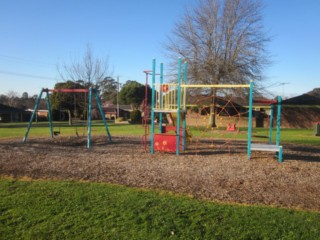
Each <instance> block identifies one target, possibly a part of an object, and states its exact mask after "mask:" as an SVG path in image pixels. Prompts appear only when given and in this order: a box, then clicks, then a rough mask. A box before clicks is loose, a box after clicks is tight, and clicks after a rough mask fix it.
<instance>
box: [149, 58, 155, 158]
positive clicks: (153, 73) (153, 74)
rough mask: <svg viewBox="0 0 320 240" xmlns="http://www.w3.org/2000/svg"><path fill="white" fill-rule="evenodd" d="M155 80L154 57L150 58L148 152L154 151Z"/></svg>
mask: <svg viewBox="0 0 320 240" xmlns="http://www.w3.org/2000/svg"><path fill="white" fill-rule="evenodd" d="M155 82H156V59H153V60H152V93H151V131H150V153H151V154H153V153H154V104H155V103H154V97H155V89H154V88H155Z"/></svg>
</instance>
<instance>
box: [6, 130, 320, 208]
mask: <svg viewBox="0 0 320 240" xmlns="http://www.w3.org/2000/svg"><path fill="white" fill-rule="evenodd" d="M86 142H87V139H86V137H85V136H83V137H75V136H72V137H71V136H68V137H64V136H59V137H56V138H54V139H53V140H51V139H50V138H48V137H45V138H32V137H30V139H29V140H28V141H27V142H26V143H25V144H21V138H19V139H18V138H11V139H1V140H0V153H1V158H0V159H1V160H0V175H1V176H9V177H13V178H17V179H19V178H22V179H35V180H36V179H54V180H80V181H92V182H110V183H116V184H122V185H126V186H130V187H139V188H148V189H157V190H165V191H171V192H174V193H180V194H187V195H190V196H193V197H195V198H199V199H209V200H213V201H221V202H229V203H241V204H259V205H260V204H262V205H272V206H279V207H289V208H298V209H308V210H318V211H319V210H320V202H319V194H320V184H319V183H320V174H319V172H320V161H319V159H320V152H319V149H318V147H317V146H312V145H306V146H304V145H301V144H299V145H295V144H285V146H284V147H285V149H286V150H285V154H284V158H285V161H284V162H283V163H278V162H277V159H276V158H274V153H272V152H266V153H263V154H261V153H260V152H253V153H252V156H251V160H248V159H247V156H246V143H243V142H239V146H238V147H237V148H226V147H225V145H223V144H222V145H220V144H219V142H216V147H215V148H212V147H210V145H211V142H210V141H205V140H202V141H201V146H202V147H201V148H199V147H198V146H197V144H189V146H188V149H187V150H186V151H185V152H183V153H181V154H180V156H176V155H175V154H172V153H163V152H156V153H155V154H153V155H151V154H150V153H149V152H146V151H145V150H144V148H143V147H142V145H141V137H134V136H132V137H124V136H113V142H112V143H109V142H106V137H105V136H93V137H92V146H91V148H90V149H87V148H86V147H85V146H86Z"/></svg>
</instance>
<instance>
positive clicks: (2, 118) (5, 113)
mask: <svg viewBox="0 0 320 240" xmlns="http://www.w3.org/2000/svg"><path fill="white" fill-rule="evenodd" d="M29 116H30V115H29V114H28V113H27V112H26V111H25V110H23V109H19V108H14V107H10V106H7V105H4V104H0V122H23V121H26V120H27V118H28V117H29Z"/></svg>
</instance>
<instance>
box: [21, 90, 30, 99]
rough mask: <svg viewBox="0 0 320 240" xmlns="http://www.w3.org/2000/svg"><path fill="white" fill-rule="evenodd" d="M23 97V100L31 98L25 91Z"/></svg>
mask: <svg viewBox="0 0 320 240" xmlns="http://www.w3.org/2000/svg"><path fill="white" fill-rule="evenodd" d="M21 98H22V99H23V100H28V99H29V94H28V93H27V92H23V93H22V96H21Z"/></svg>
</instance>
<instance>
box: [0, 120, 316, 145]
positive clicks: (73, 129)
mask: <svg viewBox="0 0 320 240" xmlns="http://www.w3.org/2000/svg"><path fill="white" fill-rule="evenodd" d="M108 126H109V130H110V133H111V135H114V136H116V135H122V136H124V135H126V136H142V135H143V134H144V127H143V126H142V124H137V125H133V124H114V123H113V122H110V123H108ZM26 129H27V123H19V124H17V123H0V138H12V137H20V138H21V139H22V138H23V136H24V134H25V132H26ZM54 131H59V132H60V135H61V136H76V133H78V135H80V136H86V135H87V127H86V126H84V125H74V126H68V124H67V123H66V122H59V123H58V122H55V123H54ZM155 131H158V127H157V126H156V129H155ZM188 131H189V132H190V133H191V135H192V136H194V137H202V138H213V137H214V138H231V139H242V140H247V129H245V128H241V129H240V133H239V134H238V133H236V132H226V131H225V130H224V129H223V130H222V131H217V129H214V130H213V131H211V130H210V129H209V130H208V129H205V131H203V130H201V129H200V128H195V127H189V128H188ZM101 134H106V131H105V128H104V126H103V123H102V122H101V121H95V122H94V123H93V127H92V135H101ZM267 134H268V133H267V130H266V129H265V128H254V129H253V138H252V140H253V141H262V142H266V141H267V138H266V136H267ZM275 134H276V130H275V129H274V131H273V141H275ZM49 135H50V130H49V124H48V123H47V122H39V123H34V124H33V126H32V128H31V130H30V132H29V137H49ZM280 138H281V143H295V144H310V145H319V144H320V137H317V136H315V130H313V129H282V130H281V137H280Z"/></svg>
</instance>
